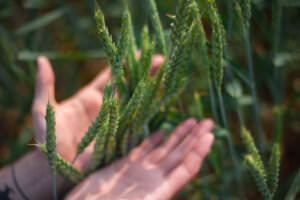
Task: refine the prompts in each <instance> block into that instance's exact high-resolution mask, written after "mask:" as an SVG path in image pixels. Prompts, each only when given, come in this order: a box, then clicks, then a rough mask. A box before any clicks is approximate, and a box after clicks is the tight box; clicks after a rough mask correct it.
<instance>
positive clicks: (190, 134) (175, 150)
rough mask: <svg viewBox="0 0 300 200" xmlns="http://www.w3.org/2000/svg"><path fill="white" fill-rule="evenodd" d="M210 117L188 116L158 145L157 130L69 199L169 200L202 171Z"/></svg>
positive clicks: (208, 145) (160, 135) (208, 143)
mask: <svg viewBox="0 0 300 200" xmlns="http://www.w3.org/2000/svg"><path fill="white" fill-rule="evenodd" d="M212 128H213V122H212V121H211V120H203V121H202V122H200V123H197V122H196V120H195V119H189V120H187V121H185V122H184V123H182V124H181V125H179V126H178V127H177V128H176V129H175V131H174V132H173V133H172V135H171V136H170V137H169V139H168V140H167V141H166V142H165V143H164V144H163V145H159V144H160V141H161V140H162V138H163V137H164V132H161V131H159V132H156V133H154V134H152V135H151V136H150V137H149V138H148V139H146V140H145V141H144V142H143V143H142V144H141V145H140V146H138V147H137V148H135V149H134V150H133V151H131V153H130V154H129V155H128V156H126V157H124V158H122V159H121V160H119V161H117V162H116V163H114V164H112V165H111V166H108V167H106V168H104V169H101V170H99V171H98V172H95V173H94V174H92V175H90V176H89V177H88V178H87V179H86V180H85V181H84V182H83V183H81V184H80V185H78V186H77V187H76V188H75V189H74V190H73V191H72V192H71V193H70V194H69V195H68V197H67V199H68V200H77V199H80V200H84V199H89V200H93V199H103V200H109V199H110V200H117V199H118V200H121V199H124V200H125V199H126V200H168V199H170V198H171V197H173V196H174V195H175V194H176V193H177V192H178V191H179V190H180V189H181V188H182V187H183V186H184V185H186V184H187V183H188V182H189V181H190V180H191V179H192V178H193V177H194V176H195V175H196V174H197V172H198V171H199V169H200V167H201V165H202V162H203V160H204V158H205V157H206V155H207V154H208V152H209V151H210V148H211V145H212V143H213V140H214V136H213V135H212V134H211V133H210V132H211V130H212Z"/></svg>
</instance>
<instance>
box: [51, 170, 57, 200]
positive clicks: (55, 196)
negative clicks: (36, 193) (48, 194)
mask: <svg viewBox="0 0 300 200" xmlns="http://www.w3.org/2000/svg"><path fill="white" fill-rule="evenodd" d="M52 187H53V200H57V191H56V175H55V174H53V175H52Z"/></svg>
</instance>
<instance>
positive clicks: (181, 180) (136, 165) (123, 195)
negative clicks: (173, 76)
mask: <svg viewBox="0 0 300 200" xmlns="http://www.w3.org/2000/svg"><path fill="white" fill-rule="evenodd" d="M163 60H164V59H163V57H162V56H159V55H157V56H154V57H153V59H152V72H153V73H155V71H156V70H157V69H158V68H159V66H160V65H161V64H162V63H163ZM153 73H152V74H153ZM109 79H110V71H109V70H108V69H107V70H104V71H103V72H102V73H101V74H100V75H98V76H97V77H96V78H95V79H94V80H93V81H92V82H91V83H89V84H88V85H86V86H85V87H83V88H82V89H81V90H80V91H79V92H77V93H76V94H75V95H74V96H73V97H71V98H69V99H67V100H65V101H62V102H59V103H58V102H57V101H56V100H55V91H54V82H55V78H54V73H53V70H52V67H51V64H50V62H49V60H48V59H47V58H46V57H39V59H38V73H37V78H36V89H35V97H34V102H33V107H32V117H33V125H34V132H35V137H36V141H37V143H43V142H44V140H45V130H46V124H45V118H44V117H45V111H46V105H47V103H48V100H49V101H50V103H51V104H52V105H53V107H54V110H55V118H56V137H57V139H56V142H57V152H58V153H59V154H60V155H61V156H62V157H63V158H64V159H66V160H68V161H69V162H71V161H72V160H73V159H74V157H75V155H76V147H77V144H78V143H79V141H80V139H81V138H82V136H83V135H84V133H85V132H86V131H87V129H88V126H89V125H90V124H91V122H92V121H93V120H94V119H95V117H96V115H97V113H98V111H99V109H100V106H101V104H102V96H103V88H104V86H105V83H106V82H107V81H108V80H109ZM212 128H213V122H212V121H211V120H204V121H202V122H200V123H197V121H196V120H195V119H189V120H187V121H185V122H183V123H182V124H181V125H179V126H178V127H177V128H176V130H175V131H174V132H173V133H172V134H171V137H169V138H168V140H167V141H166V142H165V143H164V144H162V145H160V143H161V140H162V139H163V137H164V135H165V133H164V132H161V131H159V132H156V133H154V134H152V135H151V136H150V137H149V138H148V139H146V140H145V141H144V142H143V143H142V144H141V145H140V146H138V147H137V148H135V149H134V150H133V151H132V152H131V153H130V154H129V155H128V156H126V157H124V158H122V159H120V160H118V161H116V162H115V163H114V164H112V165H110V166H108V167H106V168H104V169H101V170H99V171H97V172H95V173H93V174H91V175H90V176H89V177H88V178H86V179H85V180H84V181H83V182H82V183H81V184H79V185H78V186H77V187H76V188H75V189H74V190H73V191H71V193H70V194H69V195H67V197H66V199H99V198H100V199H131V200H139V199H152V200H156V199H157V200H159V199H164V200H166V199H170V198H171V197H172V196H174V195H175V194H176V193H177V192H178V191H179V190H180V189H181V188H182V187H183V186H184V185H185V184H187V183H188V182H189V181H190V180H191V179H192V178H193V177H194V176H195V175H196V174H197V172H198V171H199V170H200V167H201V165H202V161H203V159H204V158H205V157H206V155H207V153H208V152H209V150H210V148H211V145H212V143H213V140H214V137H213V135H212V134H211V133H210V132H211V129H212ZM92 147H93V144H91V145H90V146H89V147H88V148H87V149H86V150H85V151H84V152H83V153H82V154H81V155H80V156H79V157H78V159H77V160H76V162H75V164H74V165H75V167H77V168H78V169H79V170H81V171H84V170H85V169H86V168H87V165H88V163H89V158H90V155H91V152H92V149H93V148H92ZM14 166H15V171H16V175H17V178H18V183H19V185H20V187H21V188H22V189H23V191H25V193H26V195H27V196H28V197H29V198H30V199H51V196H52V195H51V191H52V187H51V184H52V182H51V175H50V170H49V167H48V165H47V160H46V158H45V156H44V155H43V154H42V153H41V152H40V151H39V150H34V151H33V152H32V153H30V154H28V155H26V156H24V157H23V158H22V159H20V160H19V161H17V162H16V163H14ZM10 169H11V166H7V167H6V168H4V169H1V170H0V190H1V189H2V188H5V187H6V186H8V187H9V188H11V189H12V190H13V191H14V192H13V193H12V194H11V195H10V197H11V199H22V198H21V196H20V194H19V193H18V192H17V188H16V187H15V184H14V183H13V182H12V177H11V173H10ZM28 174H31V176H28ZM41 177H43V179H41ZM63 183H64V181H63V179H62V178H61V177H59V176H58V177H57V189H58V191H62V190H63V185H64V184H63Z"/></svg>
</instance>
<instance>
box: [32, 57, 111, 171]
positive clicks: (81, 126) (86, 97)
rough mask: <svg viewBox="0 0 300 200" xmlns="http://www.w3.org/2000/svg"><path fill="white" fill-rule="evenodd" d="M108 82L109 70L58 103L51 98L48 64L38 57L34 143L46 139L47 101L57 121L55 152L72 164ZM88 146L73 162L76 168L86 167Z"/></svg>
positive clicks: (52, 78)
mask: <svg viewBox="0 0 300 200" xmlns="http://www.w3.org/2000/svg"><path fill="white" fill-rule="evenodd" d="M108 79H109V71H108V70H106V71H105V72H104V73H102V74H101V75H100V76H98V77H97V78H96V79H95V80H94V81H92V82H91V83H90V84H89V85H87V86H86V87H84V88H83V89H81V90H80V91H79V92H78V93H77V94H76V95H75V96H73V97H71V98H70V99H67V100H65V101H63V102H61V103H57V102H56V101H55V97H54V74H53V71H52V68H51V65H50V63H49V61H48V60H47V59H46V58H43V57H42V58H40V59H39V69H38V75H37V80H36V82H37V83H36V93H35V98H34V103H33V108H32V110H33V119H34V129H35V134H36V140H37V142H38V143H43V142H44V140H45V132H46V124H45V119H44V116H45V111H46V105H47V102H48V100H50V103H51V104H52V106H53V107H54V111H55V118H56V137H57V139H56V141H57V151H58V152H59V154H61V155H62V156H63V157H64V158H65V159H66V160H68V161H71V160H72V159H73V158H74V157H75V155H76V147H77V144H78V143H79V141H80V139H81V138H82V137H83V135H84V134H85V132H86V131H87V129H88V127H89V125H90V124H91V123H92V121H93V120H94V119H95V117H96V115H97V113H98V111H99V109H100V106H101V103H102V89H103V87H104V85H105V83H106V81H107V80H108ZM91 147H92V146H91V145H90V146H89V147H88V148H87V149H86V151H85V152H84V153H83V154H82V155H81V156H79V158H78V161H77V162H76V163H75V164H76V166H77V167H79V168H83V167H85V166H83V163H88V159H89V157H90V156H89V155H90V153H91V151H92V148H91ZM85 165H86V164H85Z"/></svg>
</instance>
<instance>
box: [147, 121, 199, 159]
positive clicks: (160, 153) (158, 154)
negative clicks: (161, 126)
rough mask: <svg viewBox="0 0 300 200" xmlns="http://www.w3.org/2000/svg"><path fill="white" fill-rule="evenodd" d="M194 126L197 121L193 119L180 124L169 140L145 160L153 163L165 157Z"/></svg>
mask: <svg viewBox="0 0 300 200" xmlns="http://www.w3.org/2000/svg"><path fill="white" fill-rule="evenodd" d="M196 124H197V121H196V120H195V119H193V118H191V119H188V120H186V121H185V122H183V123H181V124H180V125H179V126H178V127H177V128H176V129H175V131H174V132H173V133H172V135H171V136H170V138H169V139H168V140H167V141H166V142H165V144H163V145H162V146H161V147H159V148H157V149H156V150H154V151H153V152H151V153H150V154H149V155H148V157H147V158H146V159H147V160H149V161H150V162H154V163H155V162H157V161H159V160H160V159H162V158H163V157H165V156H166V155H167V154H168V153H169V152H171V151H172V149H174V148H175V147H176V146H177V145H178V144H179V143H180V141H182V140H183V138H184V137H185V136H186V135H187V133H189V132H190V131H191V130H192V129H193V127H194V126H195V125H196Z"/></svg>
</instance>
